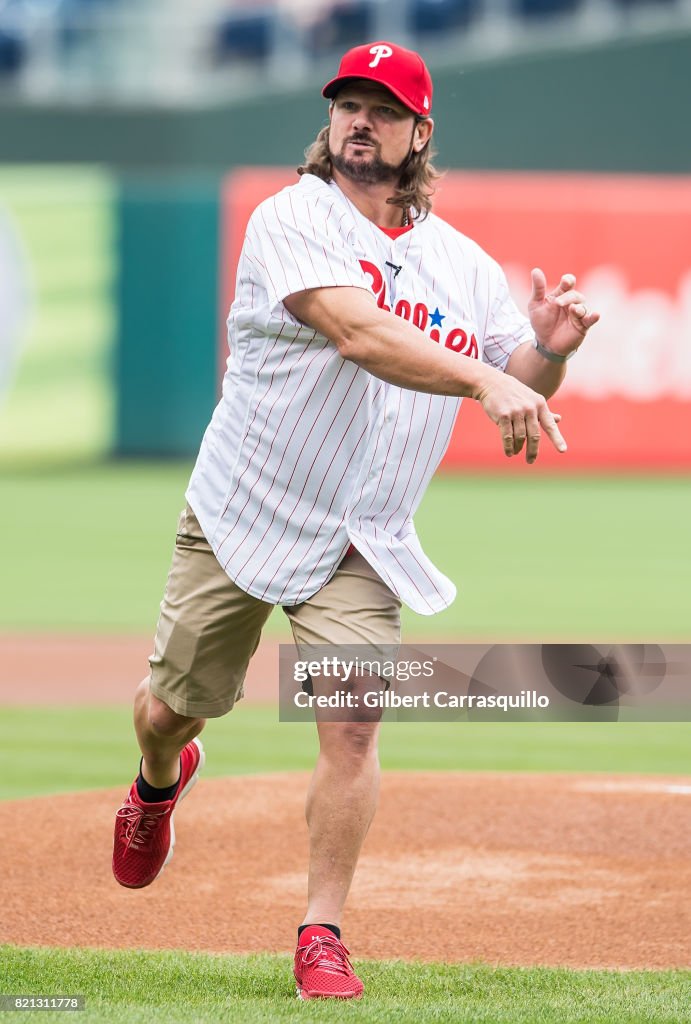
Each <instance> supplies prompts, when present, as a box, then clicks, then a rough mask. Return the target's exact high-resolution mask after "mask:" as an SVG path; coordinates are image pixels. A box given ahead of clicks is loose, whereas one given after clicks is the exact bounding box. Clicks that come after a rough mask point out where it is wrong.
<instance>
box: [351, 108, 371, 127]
mask: <svg viewBox="0 0 691 1024" xmlns="http://www.w3.org/2000/svg"><path fill="white" fill-rule="evenodd" d="M353 128H354V129H355V131H359V132H371V131H372V123H371V121H370V119H369V117H368V116H367V114H366V113H365V111H364V110H359V111H358V112H357V114H356V115H355V117H354V118H353Z"/></svg>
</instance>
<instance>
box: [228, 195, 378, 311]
mask: <svg viewBox="0 0 691 1024" xmlns="http://www.w3.org/2000/svg"><path fill="white" fill-rule="evenodd" d="M349 222H350V217H349V216H347V214H344V211H343V209H342V207H341V206H340V204H338V203H337V201H336V200H335V198H332V197H331V196H330V195H328V194H326V195H322V194H316V193H315V192H310V191H307V190H305V191H304V192H303V191H301V190H300V189H299V188H289V189H285V190H284V191H283V192H279V193H278V195H276V196H272V197H271V198H270V199H267V200H266V201H265V202H263V203H262V204H261V205H260V206H259V207H257V209H256V210H255V211H254V213H253V214H252V217H251V218H250V222H249V224H248V227H247V239H246V246H247V251H248V254H249V256H250V258H251V260H252V262H253V263H254V265H255V267H257V268H258V269H259V270H260V273H261V275H262V277H263V285H264V287H265V289H266V292H267V295H268V297H269V304H270V306H271V307H272V308H275V306H276V305H278V304H279V303H281V302H283V300H284V299H285V298H286V297H287V296H288V295H293V294H295V292H302V291H305V290H306V289H308V288H333V287H351V288H364V289H365V290H366V291H369V290H370V289H369V285H368V283H367V279H366V277H365V275H364V273H363V271H362V268H361V267H360V264H359V261H358V260H357V258H356V256H355V252H354V250H353V248H352V247H351V246H350V245H349V244H348V238H347V231H348V229H349Z"/></svg>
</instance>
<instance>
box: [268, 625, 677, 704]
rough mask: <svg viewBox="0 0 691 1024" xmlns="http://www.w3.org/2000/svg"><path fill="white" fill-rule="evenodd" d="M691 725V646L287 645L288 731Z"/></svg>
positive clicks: (283, 655) (283, 661)
mask: <svg viewBox="0 0 691 1024" xmlns="http://www.w3.org/2000/svg"><path fill="white" fill-rule="evenodd" d="M315 716H316V717H317V718H318V720H320V721H334V722H345V721H356V722H363V721H376V720H378V719H379V718H380V717H383V718H384V719H385V720H387V721H389V720H390V721H399V722H419V721H429V722H455V721H468V722H550V721H552V722H584V721H585V722H616V721H621V722H631V721H637V722H640V721H651V722H652V721H657V722H677V721H684V722H688V721H691V644H424V645H422V644H415V645H411V644H403V645H400V646H386V645H381V646H379V645H378V646H373V645H365V644H350V645H338V646H336V645H314V646H309V647H301V649H300V650H297V649H296V647H295V645H294V644H281V645H279V717H280V720H281V721H283V722H302V721H312V720H313V719H314V717H315Z"/></svg>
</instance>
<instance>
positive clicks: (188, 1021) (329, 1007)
mask: <svg viewBox="0 0 691 1024" xmlns="http://www.w3.org/2000/svg"><path fill="white" fill-rule="evenodd" d="M0 957H1V959H2V967H3V980H2V985H1V987H2V990H3V991H5V992H11V993H20V992H23V993H28V992H34V993H36V994H38V993H39V992H40V993H48V992H53V993H61V994H64V995H81V996H84V998H85V1003H86V1007H87V1009H86V1013H85V1014H84V1016H82V1015H81V1014H80V1015H79V1018H78V1019H79V1020H84V1019H86V1020H89V1021H104V1022H106V1021H107V1022H111V1024H140V1022H141V1024H150V1022H152V1021H159V1022H161V1024H216V1022H218V1024H220V1022H227V1021H231V1022H233V1024H235V1022H241V1021H242V1022H247V1024H258V1022H260V1021H261V1022H265V1024H272V1022H283V1021H286V1022H287V1021H298V1020H299V1021H302V1022H308V1024H321V1022H322V1021H327V1022H328V1021H335V1022H345V1021H367V1022H369V1024H390V1022H391V1021H400V1022H401V1024H417V1022H420V1024H432V1022H435V1024H439V1022H445V1024H460V1022H463V1024H503V1022H509V1021H510V1022H511V1024H634V1022H635V1024H684V1022H687V1021H691V972H689V971H664V972H663V971H659V972H652V971H651V972H637V973H619V972H605V971H582V972H575V971H567V970H554V969H547V968H542V969H537V968H533V969H517V968H513V969H512V968H493V967H487V966H482V965H470V966H450V965H444V964H408V963H406V964H403V963H387V962H373V961H369V962H364V963H363V962H359V963H358V962H357V961H355V966H356V967H357V968H358V969H359V970H360V971H361V974H362V977H363V980H364V981H365V985H366V994H365V997H364V998H363V1000H362V1001H361V1002H349V1003H340V1004H339V1003H333V1002H331V1003H323V1002H319V1003H315V1002H310V1003H302V1002H299V1001H298V1000H297V999H296V997H295V989H294V987H293V985H292V983H291V973H290V970H291V964H290V960H289V958H288V957H285V956H251V957H236V956H224V957H212V956H200V955H190V954H183V953H143V952H134V953H129V952H125V953H123V952H102V951H101V952H98V951H92V950H57V949H56V950H49V951H48V950H42V949H41V950H16V949H13V948H12V947H0ZM30 1016H32V1017H36V1016H38V1017H39V1018H40V1019H41V1020H61V1019H63V1018H64V1016H65V1015H64V1013H63V1014H59V1013H58V1014H56V1013H41V1014H38V1015H37V1014H31V1015H30ZM22 1019H24V1016H23V1015H22Z"/></svg>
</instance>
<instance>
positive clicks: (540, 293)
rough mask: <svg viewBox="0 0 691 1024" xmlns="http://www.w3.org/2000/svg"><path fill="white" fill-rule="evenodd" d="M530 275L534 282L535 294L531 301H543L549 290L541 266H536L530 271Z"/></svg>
mask: <svg viewBox="0 0 691 1024" xmlns="http://www.w3.org/2000/svg"><path fill="white" fill-rule="evenodd" d="M530 277H531V279H532V282H533V294H532V295H531V297H530V299H531V302H542V300H543V299H544V297H545V292H546V291H547V278H546V277H545V275H544V274H543V272H542V271H541V270H540V268H539V267H535V268H534V269H533V270H531V271H530Z"/></svg>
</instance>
